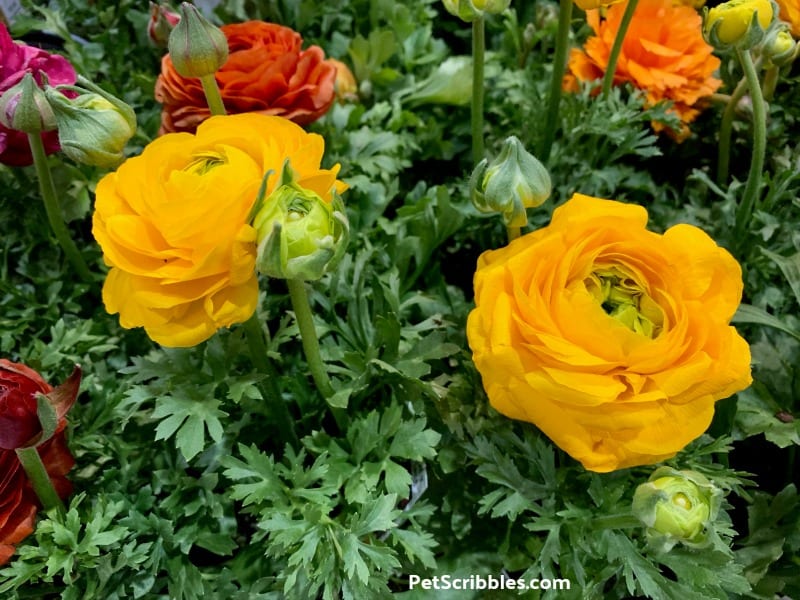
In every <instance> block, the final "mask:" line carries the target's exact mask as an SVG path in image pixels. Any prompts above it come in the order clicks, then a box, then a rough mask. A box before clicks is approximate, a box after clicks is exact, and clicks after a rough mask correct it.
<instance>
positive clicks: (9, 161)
mask: <svg viewBox="0 0 800 600" xmlns="http://www.w3.org/2000/svg"><path fill="white" fill-rule="evenodd" d="M28 72H30V73H32V74H33V77H34V79H36V82H37V83H38V84H39V85H41V84H42V73H44V74H45V75H47V80H48V82H49V83H50V85H52V86H56V85H62V84H67V85H72V84H74V83H75V77H76V76H75V69H73V68H72V65H71V64H69V61H67V59H66V58H64V57H63V56H59V55H58V54H50V53H49V52H45V51H44V50H40V49H39V48H34V47H33V46H28V45H26V44H22V43H18V42H15V41H14V40H13V39H11V36H10V35H9V33H8V29H6V26H5V25H3V24H2V23H0V95H2V94H3V92H5V91H6V90H7V89H8V88H10V87H13V86H14V85H16V84H17V83H19V82H20V81H21V80H22V78H23V77H24V76H25V73H28ZM68 95H70V94H68ZM72 96H74V94H71V95H70V97H72ZM42 139H43V140H44V149H45V152H47V153H48V154H52V153H53V152H58V149H59V146H58V132H57V131H48V132H46V133H43V134H42ZM32 162H33V157H32V156H31V149H30V146H29V145H28V135H27V134H26V133H22V132H21V131H15V130H13V129H8V128H6V127H4V126H3V125H2V124H0V163H2V164H4V165H9V166H12V167H20V166H25V165H29V164H31V163H32Z"/></svg>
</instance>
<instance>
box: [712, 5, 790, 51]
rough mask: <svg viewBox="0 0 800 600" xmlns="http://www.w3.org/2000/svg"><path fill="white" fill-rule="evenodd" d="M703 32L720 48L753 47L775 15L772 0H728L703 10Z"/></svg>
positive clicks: (745, 48) (759, 40) (761, 38)
mask: <svg viewBox="0 0 800 600" xmlns="http://www.w3.org/2000/svg"><path fill="white" fill-rule="evenodd" d="M703 15H704V19H703V35H704V36H705V38H706V41H708V43H709V44H711V45H712V46H714V47H715V48H717V49H718V50H728V49H730V48H733V47H736V48H739V49H741V50H747V49H749V48H752V47H753V46H755V45H756V44H758V43H760V42H761V40H763V39H764V34H765V33H766V31H767V29H768V28H769V26H770V24H771V23H772V20H773V19H774V17H775V9H774V6H773V4H772V1H771V0H728V2H724V3H722V4H719V5H718V6H715V7H714V8H712V9H710V10H709V9H708V8H706V9H704V10H703Z"/></svg>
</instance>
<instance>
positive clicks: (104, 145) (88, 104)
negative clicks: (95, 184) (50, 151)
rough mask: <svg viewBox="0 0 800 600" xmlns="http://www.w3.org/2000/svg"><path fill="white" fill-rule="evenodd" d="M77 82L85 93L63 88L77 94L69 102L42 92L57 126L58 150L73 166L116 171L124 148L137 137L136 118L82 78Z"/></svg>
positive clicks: (126, 106)
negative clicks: (114, 168)
mask: <svg viewBox="0 0 800 600" xmlns="http://www.w3.org/2000/svg"><path fill="white" fill-rule="evenodd" d="M78 81H79V83H80V84H81V85H82V86H84V87H86V88H88V89H83V88H80V87H75V86H62V88H64V87H66V89H69V90H72V91H75V92H78V93H79V94H80V95H79V96H78V97H77V98H75V99H72V100H71V99H69V98H66V97H65V96H64V95H62V94H61V93H59V92H58V91H56V90H55V89H54V88H51V87H48V88H47V89H46V90H45V95H46V97H47V100H48V101H49V102H50V106H51V107H52V108H53V112H54V113H55V118H56V123H57V124H58V141H59V144H60V145H61V150H62V151H63V152H64V154H66V155H67V156H68V157H70V158H71V159H72V160H74V161H75V162H79V163H82V164H87V165H94V166H97V167H106V168H111V167H116V166H117V165H119V163H120V162H122V159H123V155H122V151H123V150H124V149H125V144H127V143H128V140H129V139H130V138H131V137H132V136H133V134H134V133H136V114H135V113H134V112H133V109H132V108H131V107H130V106H128V105H127V104H125V103H124V102H123V101H122V100H120V99H119V98H116V97H115V96H113V95H111V94H109V93H108V92H106V91H105V90H103V89H102V88H100V87H98V86H96V85H94V84H93V83H91V82H90V81H88V80H86V79H84V78H82V77H79V79H78ZM62 88H59V89H62Z"/></svg>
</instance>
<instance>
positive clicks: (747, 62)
mask: <svg viewBox="0 0 800 600" xmlns="http://www.w3.org/2000/svg"><path fill="white" fill-rule="evenodd" d="M737 54H738V56H739V60H740V61H741V63H742V68H743V69H744V75H745V78H746V79H747V87H748V88H749V89H750V98H751V100H752V101H753V155H752V157H751V158H750V172H749V173H748V175H747V184H746V185H745V188H744V195H743V196H742V201H741V203H740V204H739V206H738V208H737V209H736V224H735V226H734V230H733V234H734V237H733V239H734V240H736V242H737V243H739V242H741V240H742V239H743V237H744V236H743V234H744V232H745V229H746V228H747V225H748V224H749V223H750V217H752V215H753V209H754V208H755V204H756V199H757V198H758V192H759V188H760V187H761V175H762V171H763V169H764V156H765V154H766V151H767V110H766V104H765V102H764V96H763V95H762V94H761V87H760V86H759V82H758V73H757V71H756V67H755V65H754V64H753V58H752V56H750V52H749V51H747V50H737Z"/></svg>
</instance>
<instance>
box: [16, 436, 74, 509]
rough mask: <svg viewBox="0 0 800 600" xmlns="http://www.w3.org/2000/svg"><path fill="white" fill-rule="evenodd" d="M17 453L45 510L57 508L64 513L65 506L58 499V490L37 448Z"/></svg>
mask: <svg viewBox="0 0 800 600" xmlns="http://www.w3.org/2000/svg"><path fill="white" fill-rule="evenodd" d="M16 453H17V458H19V462H20V464H22V468H23V469H24V470H25V474H26V475H27V476H28V480H29V481H30V482H31V486H32V487H33V491H34V492H36V495H37V496H38V497H39V501H40V502H41V503H42V506H43V507H44V509H45V510H50V509H51V508H57V509H58V510H59V511H60V512H64V504H63V503H62V502H61V498H59V497H58V494H57V493H56V488H54V487H53V482H52V481H51V480H50V475H48V474H47V469H45V467H44V463H43V462H42V457H41V456H39V451H38V450H37V449H36V448H17V449H16Z"/></svg>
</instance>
